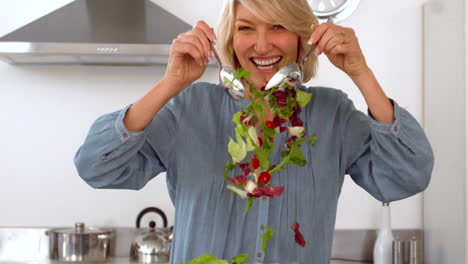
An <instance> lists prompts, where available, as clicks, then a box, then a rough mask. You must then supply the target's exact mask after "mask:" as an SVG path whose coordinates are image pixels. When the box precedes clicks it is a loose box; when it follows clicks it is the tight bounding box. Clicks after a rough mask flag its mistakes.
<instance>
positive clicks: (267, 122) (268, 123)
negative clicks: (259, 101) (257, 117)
mask: <svg viewBox="0 0 468 264" xmlns="http://www.w3.org/2000/svg"><path fill="white" fill-rule="evenodd" d="M266 126H267V127H268V128H271V129H274V128H275V123H273V121H266Z"/></svg>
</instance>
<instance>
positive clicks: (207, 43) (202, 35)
mask: <svg viewBox="0 0 468 264" xmlns="http://www.w3.org/2000/svg"><path fill="white" fill-rule="evenodd" d="M192 31H193V33H194V34H195V35H196V36H197V37H198V39H199V41H200V43H201V45H202V46H203V51H204V52H205V58H206V60H208V59H209V58H210V57H211V56H210V54H211V44H210V40H209V39H208V38H207V37H206V35H205V33H204V32H203V31H202V30H200V29H199V28H195V29H194V30H192Z"/></svg>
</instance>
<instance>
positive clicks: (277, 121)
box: [273, 115, 288, 127]
mask: <svg viewBox="0 0 468 264" xmlns="http://www.w3.org/2000/svg"><path fill="white" fill-rule="evenodd" d="M287 121H288V120H286V119H283V118H281V117H279V116H278V115H275V117H274V118H273V123H274V124H275V127H279V126H281V125H282V124H284V123H286V122H287Z"/></svg>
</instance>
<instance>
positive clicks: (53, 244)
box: [46, 223, 115, 262]
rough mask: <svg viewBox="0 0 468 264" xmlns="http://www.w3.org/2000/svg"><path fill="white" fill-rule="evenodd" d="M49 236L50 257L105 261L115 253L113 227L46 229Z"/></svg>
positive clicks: (78, 226) (82, 225) (77, 226)
mask: <svg viewBox="0 0 468 264" xmlns="http://www.w3.org/2000/svg"><path fill="white" fill-rule="evenodd" d="M46 235H48V236H49V257H50V258H51V259H54V260H58V261H88V262H103V261H108V260H110V259H111V258H112V257H113V256H114V254H115V232H114V231H113V230H111V229H101V228H94V227H85V224H84V223H76V224H75V227H74V228H57V229H51V230H47V231H46Z"/></svg>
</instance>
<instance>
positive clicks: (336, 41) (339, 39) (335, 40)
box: [323, 34, 345, 53]
mask: <svg viewBox="0 0 468 264" xmlns="http://www.w3.org/2000/svg"><path fill="white" fill-rule="evenodd" d="M344 43H345V40H344V36H343V35H342V34H337V35H334V36H333V37H332V38H331V39H330V40H329V41H328V42H327V44H326V46H325V48H324V49H323V51H324V52H325V53H329V52H330V51H331V50H332V49H333V48H334V47H335V46H336V45H340V44H344Z"/></svg>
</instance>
